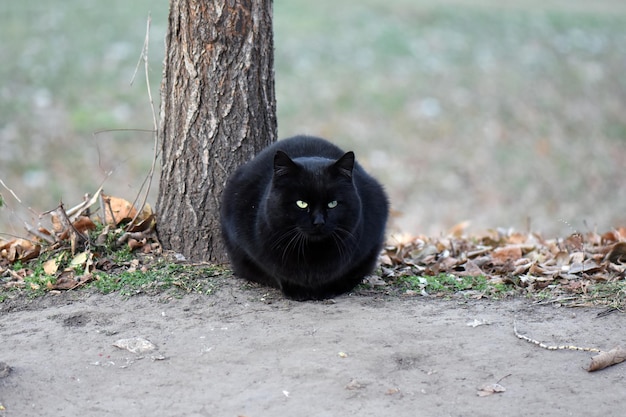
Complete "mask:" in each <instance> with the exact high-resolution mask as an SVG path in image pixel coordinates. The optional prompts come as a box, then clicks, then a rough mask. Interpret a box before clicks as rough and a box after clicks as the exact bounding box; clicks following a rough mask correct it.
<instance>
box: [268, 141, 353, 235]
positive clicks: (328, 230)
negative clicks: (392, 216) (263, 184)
mask: <svg viewBox="0 0 626 417" xmlns="http://www.w3.org/2000/svg"><path fill="white" fill-rule="evenodd" d="M354 166H355V161H354V153H353V152H347V153H345V154H344V155H343V156H342V157H341V158H339V159H337V160H329V159H327V158H321V157H304V158H294V159H291V158H290V157H289V156H288V155H287V154H286V153H285V152H282V151H277V152H276V154H275V156H274V175H273V179H272V184H271V188H270V192H269V195H268V200H267V206H266V213H265V215H266V217H267V220H268V223H269V224H270V225H271V226H272V227H273V228H275V229H278V230H276V231H277V232H278V231H279V230H280V229H282V231H283V232H284V233H293V234H297V235H298V236H300V237H302V238H305V239H306V240H307V241H322V240H324V239H337V238H345V237H347V236H351V235H352V232H353V231H354V229H355V227H356V225H357V224H358V223H359V222H360V219H361V201H360V199H359V195H358V193H357V191H356V189H355V186H354V181H353V171H354Z"/></svg>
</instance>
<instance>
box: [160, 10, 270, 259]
mask: <svg viewBox="0 0 626 417" xmlns="http://www.w3.org/2000/svg"><path fill="white" fill-rule="evenodd" d="M273 53H274V50H273V33H272V0H213V1H203V0H170V14H169V27H168V32H167V37H166V53H165V63H164V70H163V83H162V86H161V114H160V119H161V125H160V129H159V130H160V132H159V133H160V138H161V144H162V145H161V146H162V173H161V180H160V186H159V195H158V200H157V216H158V217H157V229H158V234H159V239H160V241H161V243H162V244H163V246H164V248H165V249H171V250H173V251H176V252H178V253H182V254H183V255H184V256H185V257H186V258H187V259H190V260H206V261H211V262H216V263H224V262H226V260H227V258H226V252H225V249H224V246H223V243H222V239H221V234H220V221H219V220H220V217H219V208H220V199H221V194H222V190H223V189H224V185H225V183H226V180H227V178H228V176H229V174H230V173H232V172H233V171H234V170H235V169H236V168H237V167H238V166H239V165H241V164H242V163H244V162H246V161H248V160H250V159H251V158H252V156H254V155H255V154H256V153H258V152H259V151H260V150H261V149H263V148H264V147H266V146H267V145H269V144H270V143H272V142H273V141H274V140H275V139H276V98H275V94H274V68H273V64H274V62H273V60H274V58H273Z"/></svg>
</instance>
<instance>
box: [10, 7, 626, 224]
mask: <svg viewBox="0 0 626 417" xmlns="http://www.w3.org/2000/svg"><path fill="white" fill-rule="evenodd" d="M161 3H162V4H159V7H160V9H155V8H154V7H155V4H154V2H149V1H148V0H139V1H134V2H124V3H122V2H121V1H119V0H112V1H109V2H98V1H94V0H91V1H84V0H83V1H80V2H79V1H77V0H66V1H64V2H61V1H50V2H36V1H34V0H23V1H21V2H4V3H3V4H2V5H0V39H1V40H2V43H1V46H0V62H1V63H2V64H1V65H0V179H2V180H3V181H4V182H5V183H6V184H7V185H8V186H9V187H11V188H12V189H13V190H14V191H15V192H16V194H18V196H19V197H20V198H21V200H22V202H23V205H25V206H31V207H33V209H34V210H35V211H37V212H41V211H44V210H47V209H51V208H54V207H55V206H56V205H57V204H58V202H59V200H60V199H62V200H63V201H64V202H65V203H66V204H68V205H71V204H74V203H76V202H78V201H79V200H80V198H81V196H82V195H83V194H84V193H86V192H93V191H94V190H95V189H97V187H98V186H99V184H100V183H101V182H102V181H103V180H104V178H105V176H106V173H107V172H109V171H113V174H112V175H111V177H109V178H108V179H107V182H106V183H105V191H107V192H108V193H112V194H117V195H120V196H122V197H126V198H129V199H132V198H134V196H135V195H136V193H137V190H138V188H139V186H140V184H141V182H142V181H143V179H144V177H145V175H146V173H147V171H148V169H149V166H150V162H151V158H152V147H153V144H152V136H151V134H149V133H144V132H138V131H108V132H104V133H97V134H94V132H98V131H100V130H102V129H107V130H113V129H150V128H151V127H152V126H151V115H150V108H149V104H148V97H147V94H146V89H145V81H144V78H143V69H141V70H140V73H139V74H138V76H137V80H136V81H135V83H134V85H133V86H130V80H131V78H132V75H133V72H134V68H135V65H136V63H137V60H138V58H139V53H140V51H141V48H142V45H143V37H144V33H145V19H146V16H147V14H148V12H151V13H152V30H151V35H150V36H151V49H150V65H151V73H150V77H151V84H152V92H153V95H154V96H155V98H158V88H159V84H160V78H161V62H162V59H163V47H164V46H163V45H164V44H163V37H164V34H165V30H166V24H167V3H166V2H161ZM501 3H502V2H498V1H496V0H482V1H469V0H465V1H463V0H457V1H453V0H447V1H435V0H423V1H413V0H361V1H356V0H353V1H344V2H336V1H330V0H319V1H316V2H310V1H304V0H290V1H280V0H279V1H276V2H275V4H274V11H275V19H274V21H275V48H276V88H277V99H278V122H279V136H280V137H286V136H290V135H293V134H296V133H310V134H316V135H321V136H325V137H328V138H330V139H333V140H334V141H335V142H337V143H338V144H340V145H341V146H343V147H345V148H350V149H352V150H354V151H355V152H356V153H357V157H358V158H359V159H360V160H361V161H362V162H363V164H364V165H366V166H367V167H368V168H369V169H370V170H371V171H372V173H373V174H375V175H376V176H377V177H379V178H380V179H381V180H382V181H383V182H384V183H385V185H386V187H387V189H388V191H389V194H390V195H391V198H392V203H393V205H394V208H395V210H397V211H398V212H399V213H400V214H398V216H397V217H395V219H394V224H393V228H395V229H399V230H403V231H406V232H410V233H413V234H418V233H424V234H431V235H432V234H438V233H441V232H442V231H445V230H447V229H448V228H449V227H451V226H453V225H454V224H456V223H458V222H460V221H463V220H470V221H471V222H472V223H471V224H472V226H471V228H470V231H482V230H485V229H487V228H495V227H499V226H503V227H514V228H516V229H518V230H526V228H527V227H529V224H530V228H531V229H533V230H535V231H541V232H543V233H544V234H546V235H548V236H551V235H567V234H570V233H572V232H573V231H574V230H578V231H585V230H587V229H588V228H592V229H593V228H594V227H598V229H600V230H606V229H609V228H610V227H612V226H618V225H625V224H626V197H624V196H626V172H625V168H626V76H625V74H626V2H623V1H621V0H600V1H596V2H585V1H565V0H562V1H550V0H547V1H541V2H540V1H533V0H518V1H513V2H506V6H504V5H501ZM157 105H158V103H157ZM156 183H158V181H155V184H156ZM155 187H156V185H155ZM154 191H156V190H154ZM0 193H2V195H3V196H4V199H5V200H6V203H7V207H5V208H4V209H0V230H1V231H6V232H9V233H20V234H21V233H22V232H21V230H22V227H21V225H22V223H23V220H28V221H31V220H30V219H31V218H32V217H33V215H32V214H31V213H28V212H24V210H23V209H22V208H21V205H20V204H19V203H17V202H16V201H15V200H14V199H13V198H12V197H11V196H10V194H9V193H8V192H7V191H6V189H0ZM152 195H153V197H152V198H151V202H152V203H154V201H155V197H156V192H153V193H152Z"/></svg>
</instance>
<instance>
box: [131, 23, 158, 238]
mask: <svg viewBox="0 0 626 417" xmlns="http://www.w3.org/2000/svg"><path fill="white" fill-rule="evenodd" d="M151 22H152V16H151V15H150V14H148V20H147V22H146V37H145V39H144V43H143V49H142V51H141V55H140V56H139V61H138V62H137V67H136V68H135V74H133V80H134V79H135V75H136V74H137V71H138V69H139V64H140V63H141V60H142V59H143V62H144V71H145V75H146V89H147V91H148V99H149V101H150V110H151V111H152V125H153V126H154V155H153V157H152V165H151V166H150V172H148V175H147V176H146V178H145V179H144V181H143V183H142V184H141V187H140V192H141V190H142V189H143V187H144V185H146V182H147V187H146V193H145V195H144V198H143V201H142V202H141V205H140V206H139V207H138V210H137V213H136V214H135V217H133V219H132V220H131V221H130V223H128V225H127V227H126V229H127V230H130V228H131V227H132V226H133V225H134V224H135V222H136V221H137V218H138V217H139V216H140V215H141V213H142V212H143V209H144V207H145V205H146V201H147V200H148V194H149V193H150V188H152V178H153V177H154V171H155V169H156V163H157V159H158V157H159V130H158V129H159V127H158V121H157V115H156V110H155V109H154V100H153V99H152V91H151V89H150V74H149V71H148V70H149V67H148V50H149V44H150V23H151ZM131 84H132V81H131ZM137 198H139V195H138V196H137ZM136 200H137V199H135V201H133V205H135V202H136Z"/></svg>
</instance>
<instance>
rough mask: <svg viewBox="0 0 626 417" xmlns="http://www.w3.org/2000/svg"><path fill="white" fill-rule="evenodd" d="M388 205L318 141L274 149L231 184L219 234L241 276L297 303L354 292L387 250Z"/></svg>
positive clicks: (350, 159) (374, 185)
mask: <svg viewBox="0 0 626 417" xmlns="http://www.w3.org/2000/svg"><path fill="white" fill-rule="evenodd" d="M388 209H389V203H388V201H387V196H386V195H385V192H384V191H383V188H382V187H381V185H380V184H379V183H378V182H377V181H376V180H375V179H374V178H372V177H371V176H369V175H368V174H367V173H366V172H365V171H364V170H363V168H361V166H360V165H359V164H358V163H356V162H355V160H354V153H353V152H347V153H346V152H343V151H342V150H341V149H339V148H338V147H337V146H335V145H333V144H332V143H330V142H328V141H326V140H324V139H320V138H315V137H309V136H296V137H293V138H290V139H285V140H282V141H279V142H276V143H274V144H273V145H271V146H269V147H267V148H266V149H264V150H263V151H262V152H260V153H259V154H258V155H257V156H256V157H255V158H254V159H253V160H252V161H250V162H248V163H247V164H245V165H243V166H241V167H239V169H237V171H235V173H234V174H233V175H232V176H231V177H230V178H229V180H228V182H227V184H226V188H225V190H224V194H223V197H222V208H221V224H222V235H223V238H224V241H225V243H226V249H227V251H228V255H229V257H230V261H231V263H232V266H233V269H234V272H235V274H236V275H238V276H240V277H242V278H246V279H248V280H250V281H255V282H259V283H262V284H266V285H270V286H273V287H277V288H280V289H281V290H282V292H283V294H285V295H286V296H287V297H289V298H292V299H295V300H307V299H324V298H329V297H333V296H335V295H338V294H342V293H345V292H347V291H350V290H351V289H352V288H354V287H355V286H356V285H357V284H358V283H359V282H361V280H362V278H363V277H364V276H365V275H367V274H369V273H370V272H371V271H372V270H373V269H374V267H375V266H376V262H377V259H378V255H379V253H380V250H381V248H382V244H383V239H384V233H385V224H386V222H387V214H388Z"/></svg>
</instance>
